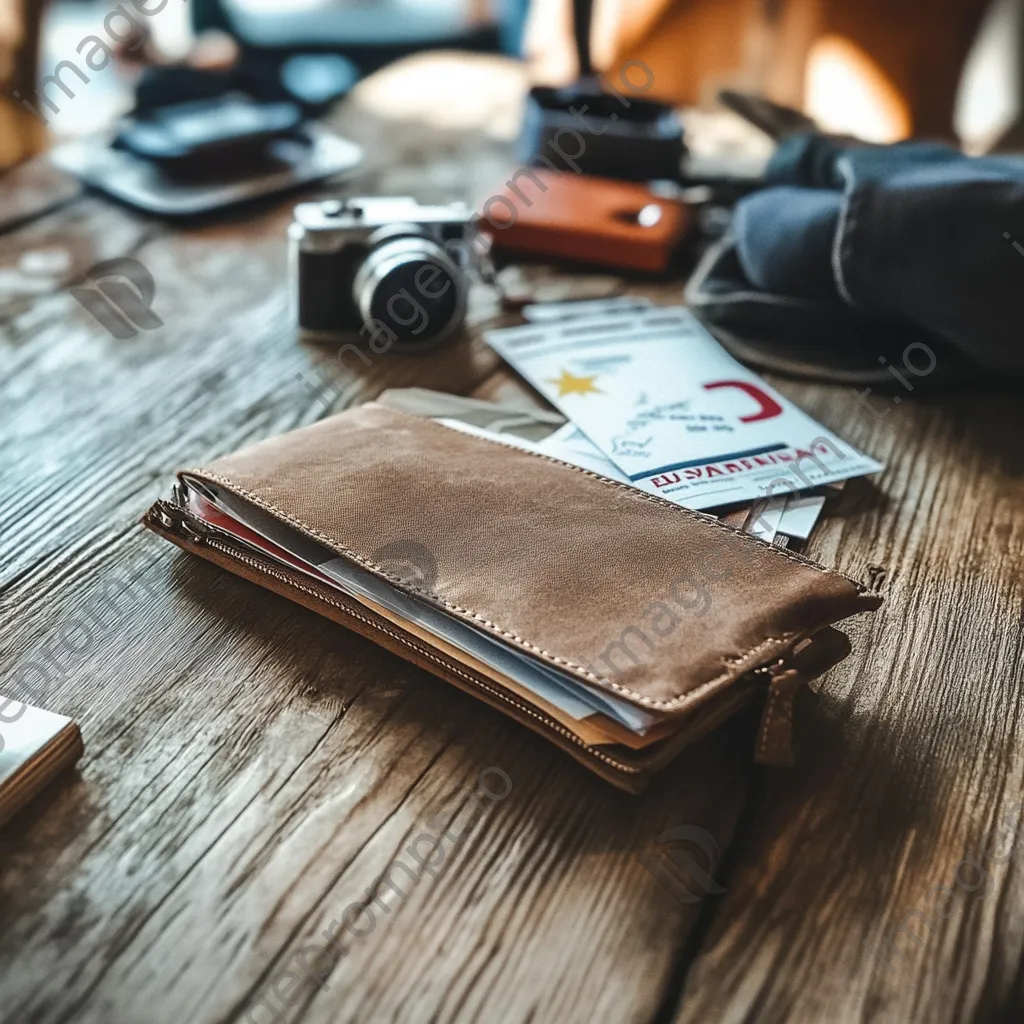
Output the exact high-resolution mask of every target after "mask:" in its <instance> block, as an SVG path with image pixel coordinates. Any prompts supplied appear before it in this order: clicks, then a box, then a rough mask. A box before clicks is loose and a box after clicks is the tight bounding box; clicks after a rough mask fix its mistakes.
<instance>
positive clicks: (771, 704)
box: [757, 690, 779, 760]
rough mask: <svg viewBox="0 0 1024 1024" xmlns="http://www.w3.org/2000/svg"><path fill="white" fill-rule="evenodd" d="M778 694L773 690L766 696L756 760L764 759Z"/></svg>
mask: <svg viewBox="0 0 1024 1024" xmlns="http://www.w3.org/2000/svg"><path fill="white" fill-rule="evenodd" d="M778 699H779V694H778V691H777V690H773V691H772V692H771V693H769V694H768V707H767V708H765V712H764V725H763V726H761V741H760V743H758V745H757V757H758V760H763V759H764V753H765V750H767V748H768V736H769V735H770V733H771V729H772V724H773V720H774V717H775V705H776V703H777V702H778Z"/></svg>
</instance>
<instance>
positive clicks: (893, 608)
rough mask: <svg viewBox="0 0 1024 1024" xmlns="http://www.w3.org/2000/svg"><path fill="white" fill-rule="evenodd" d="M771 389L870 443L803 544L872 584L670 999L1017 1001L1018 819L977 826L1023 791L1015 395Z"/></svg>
mask: <svg viewBox="0 0 1024 1024" xmlns="http://www.w3.org/2000/svg"><path fill="white" fill-rule="evenodd" d="M792 390H793V391H794V394H798V395H799V398H800V399H801V400H802V402H803V404H804V405H805V406H806V407H807V408H808V409H809V410H810V411H812V412H815V413H816V414H817V415H819V416H820V417H821V418H822V419H823V420H825V421H826V422H829V421H831V422H832V423H833V424H834V425H835V426H836V427H839V428H841V429H844V432H845V434H846V436H848V437H850V438H851V440H853V441H854V442H855V443H859V444H861V445H862V446H863V447H865V448H866V449H867V450H869V451H871V452H872V453H874V454H876V455H878V456H879V457H880V458H883V459H885V460H886V461H887V462H888V463H889V468H888V470H887V472H886V473H885V474H884V475H883V476H882V477H881V479H880V480H879V484H878V494H877V495H876V496H873V495H871V493H870V491H869V490H868V489H867V488H864V487H863V486H859V487H855V486H854V485H850V487H849V488H848V489H847V494H846V495H844V502H843V505H844V508H843V515H842V517H841V518H837V519H832V520H831V521H829V522H826V523H825V524H824V526H823V528H822V529H821V531H820V532H819V533H818V534H817V535H816V536H815V538H814V540H813V542H812V545H811V547H812V551H813V553H815V554H817V555H819V556H822V557H824V558H825V559H826V560H831V559H833V558H836V557H838V558H839V560H841V561H842V562H843V563H844V565H846V566H848V567H851V568H852V569H853V571H854V572H862V573H866V572H867V571H869V570H870V568H871V566H872V564H876V565H877V566H879V567H883V568H884V570H885V571H884V583H883V587H884V591H885V594H886V600H887V604H886V606H885V607H884V609H883V610H882V612H880V613H879V614H878V615H876V616H874V617H871V618H870V619H869V620H866V621H864V622H863V623H861V624H860V625H859V626H858V628H857V630H856V640H855V655H854V657H853V658H852V659H851V660H850V661H849V662H847V663H846V664H844V665H841V666H840V667H839V668H838V669H836V670H835V671H833V672H832V673H830V674H829V676H828V677H827V680H826V682H825V684H824V686H823V688H822V693H821V695H820V697H819V699H818V700H816V701H813V702H812V701H806V702H805V707H804V708H802V709H801V710H803V711H805V713H806V715H805V717H804V718H803V720H802V725H801V739H802V747H803V749H802V750H801V754H802V760H801V763H800V766H799V768H798V770H796V771H795V772H793V773H791V774H787V775H782V776H779V777H776V778H773V779H771V780H770V781H768V782H767V783H766V786H765V797H764V801H763V804H761V805H760V806H759V808H758V811H757V814H756V817H755V818H754V820H753V821H752V822H751V824H750V825H749V827H747V828H746V829H745V830H744V831H743V833H742V834H741V835H740V836H739V837H738V841H737V844H736V845H735V846H734V848H733V850H732V851H731V856H732V857H733V869H732V871H731V872H730V874H729V876H728V879H727V884H728V886H729V892H728V895H726V896H725V897H723V899H722V901H721V904H720V905H719V907H718V913H717V914H716V916H715V919H714V924H713V927H712V929H711V932H710V935H709V936H708V937H707V940H706V942H705V944H704V946H703V948H702V950H701V952H700V955H699V957H698V958H697V960H696V963H695V965H694V967H693V970H692V972H691V974H690V976H689V977H688V979H687V984H686V987H685V991H684V994H683V999H682V1002H681V1005H680V1008H679V1011H678V1015H677V1016H676V1018H675V1019H677V1020H678V1021H680V1022H688V1021H694V1022H696V1021H703V1020H717V1021H723V1022H731V1021H747V1020H755V1019H756V1020H758V1021H783V1020H785V1021H791V1022H800V1021H807V1022H811V1021H814V1022H817V1021H821V1020H842V1021H847V1020H877V1021H894V1022H895V1021H929V1022H945V1021H949V1022H961V1021H979V1022H980V1021H997V1020H1019V1019H1020V1018H1021V1016H1022V1014H1024V1001H1022V986H1021V962H1022V956H1024V914H1022V911H1021V907H1022V902H1021V901H1022V893H1024V857H1022V850H1024V837H1018V838H1017V839H1016V842H1011V835H1010V834H1009V833H1007V832H1006V831H1005V828H1004V829H1003V834H1002V835H998V834H997V835H996V836H995V837H993V838H991V839H990V840H989V845H986V838H985V837H986V833H987V832H988V831H989V830H990V829H993V828H996V829H1000V828H1003V826H1001V825H1000V822H1001V821H1002V820H1003V819H1004V818H1005V817H1006V816H1007V815H1008V814H1009V815H1010V819H1011V821H1012V819H1013V808H1014V806H1015V805H1019V802H1020V801H1021V800H1022V799H1024V755H1022V750H1024V735H1022V731H1021V729H1022V724H1021V719H1022V715H1021V708H1022V695H1024V687H1022V684H1024V637H1022V632H1024V631H1022V628H1021V600H1022V587H1021V562H1022V555H1024V484H1022V472H1021V470H1022V465H1024V464H1022V460H1021V456H1020V452H1019V438H1020V421H1019V415H1020V412H1019V409H1020V407H1019V398H1018V397H1017V396H1016V395H1015V394H1012V393H1003V394H998V393H996V394H977V393H976V394H968V395H958V396H953V395H940V396H934V397H931V398H928V399H926V400H924V401H920V402H918V401H914V400H912V399H909V398H907V397H906V396H904V397H903V401H902V402H901V404H899V405H898V406H897V405H894V404H893V403H892V402H891V398H890V399H882V398H876V399H872V401H874V402H875V409H876V411H877V412H878V413H879V414H884V418H881V419H874V418H873V414H872V413H871V412H870V411H867V410H865V409H863V408H862V407H860V406H858V404H857V402H856V400H855V399H853V398H852V397H851V396H850V395H849V394H848V393H847V394H844V393H843V390H842V389H830V390H829V391H827V392H823V391H822V390H821V389H818V388H811V387H807V386H803V387H798V388H793V389H792ZM876 576H877V577H878V578H879V579H883V577H882V575H881V573H878V574H876ZM985 854H990V855H991V856H990V857H988V858H986V856H985ZM969 857H973V858H975V859H976V860H977V861H978V862H979V863H980V864H981V872H983V873H984V876H986V877H985V885H984V888H983V889H979V890H978V891H976V892H972V889H977V886H978V882H979V880H981V878H982V877H983V876H982V874H981V873H979V872H978V871H977V870H976V869H974V868H972V867H971V866H970V865H969V864H963V861H964V858H969ZM961 865H963V866H961ZM958 872H959V874H958ZM937 886H945V887H947V890H948V891H947V893H945V894H942V893H939V892H937V891H934V887H937ZM982 892H986V893H987V895H985V896H984V897H982ZM936 907H937V908H938V909H937V910H936ZM915 911H919V912H920V913H916V914H915ZM923 915H927V916H923ZM943 916H946V917H948V920H943V919H942V918H943ZM902 926H906V930H904V931H900V929H901V927H902ZM889 941H892V942H893V943H894V944H893V945H891V946H890V945H889V944H888V943H889Z"/></svg>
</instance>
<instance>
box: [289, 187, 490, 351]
mask: <svg viewBox="0 0 1024 1024" xmlns="http://www.w3.org/2000/svg"><path fill="white" fill-rule="evenodd" d="M474 234H475V233H474V229H473V226H472V220H471V214H470V211H469V209H468V207H467V206H466V205H465V204H464V203H447V204H445V205H442V206H423V205H421V204H420V203H418V202H417V201H416V200H415V199H413V198H411V197H410V196H368V197H354V198H351V199H344V200H341V199H332V200H325V201H323V202H316V203H300V204H299V205H298V206H296V207H295V212H294V220H293V222H292V224H291V225H290V226H289V228H288V239H289V258H290V264H291V274H292V293H293V306H294V310H295V317H296V320H297V322H298V325H299V327H300V328H301V329H302V331H303V332H304V333H306V334H310V335H313V336H314V337H321V336H322V337H325V338H326V339H336V338H338V337H339V336H341V337H351V336H354V335H358V336H360V337H361V338H363V340H365V341H367V342H369V345H370V347H371V348H372V349H373V350H374V351H375V352H384V351H386V350H387V349H389V348H394V349H396V350H397V351H404V352H413V351H423V350H426V349H429V348H433V347H434V346H435V345H438V344H440V343H441V342H443V341H445V340H446V339H448V338H449V337H451V336H452V335H453V334H454V333H456V332H457V331H458V330H459V329H460V328H461V327H462V325H463V322H464V320H465V316H466V301H467V296H468V292H469V286H470V281H471V275H473V274H475V273H476V272H477V271H478V270H479V254H478V252H477V250H476V248H475V247H474V244H473V242H474Z"/></svg>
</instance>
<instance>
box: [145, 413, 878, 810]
mask: <svg viewBox="0 0 1024 1024" xmlns="http://www.w3.org/2000/svg"><path fill="white" fill-rule="evenodd" d="M144 522H145V524H146V526H148V527H149V528H150V529H152V530H154V531H156V532H157V533H159V534H161V535H162V536H164V537H166V538H167V539H168V540H171V541H173V542H174V543H175V544H177V545H178V546H179V547H182V548H184V549H185V550H187V551H193V552H195V553H196V554H198V555H202V556H203V557H205V558H207V559H209V560H210V561H212V562H215V563H216V564H217V565H220V566H222V567H224V568H225V569H230V570H231V571H232V572H235V573H237V574H238V575H240V576H244V577H245V578H246V579H249V580H252V581H254V582H257V583H259V584H261V585H262V586H265V587H267V588H268V589H270V590H273V591H275V592H276V593H279V594H283V595H284V596H286V597H289V598H291V599H292V600H294V601H297V602H298V603H299V604H302V605H305V606H306V607H307V608H311V609H313V610H314V611H317V612H319V613H320V614H321V615H324V616H326V617H328V618H330V619H333V620H334V621H335V622H338V623H340V624H341V625H344V626H347V627H348V628H350V629H354V630H356V631H357V632H359V633H362V634H364V635H365V636H368V637H370V638H371V639H373V640H375V641H376V642H377V643H379V644H381V645H382V646H383V647H386V648H388V649H389V650H391V651H394V652H395V653H397V654H399V655H401V656H402V657H404V658H407V659H408V660H409V661H412V662H414V663H415V664H417V665H419V666H421V667H422V668H425V669H426V670H427V671H429V672H432V673H433V674H434V675H437V676H440V677H441V678H442V679H446V680H447V681H448V682H450V683H453V684H454V685H456V686H458V687H459V688H460V689H463V690H465V691H467V692H468V693H471V694H473V695H474V696H476V697H478V698H480V699H481V700H483V701H486V702H487V703H488V704H491V705H492V706H494V707H496V708H498V709H500V710H502V711H504V712H505V713H506V714H508V715H510V716H511V717H513V718H515V719H517V720H518V721H519V722H521V723H522V724H523V725H526V726H527V727H529V728H531V729H533V730H534V731H536V732H538V733H541V734H542V735H544V736H546V737H547V738H548V739H550V740H551V741H552V742H554V743H557V744H558V745H559V746H560V747H562V748H563V749H565V750H566V751H568V752H569V753H570V754H572V755H573V757H575V758H576V759H577V760H578V761H580V762H582V763H583V764H585V765H587V766H588V767H589V768H591V769H592V770H594V771H596V772H598V773H599V774H601V775H602V776H604V777H605V778H607V779H608V780H609V781H611V782H613V783H614V784H615V785H617V786H619V787H621V788H623V789H627V790H630V791H633V792H637V791H639V790H640V789H642V788H643V787H644V785H645V784H646V783H647V782H648V781H649V780H650V778H651V776H652V775H653V774H654V773H655V772H656V771H658V769H659V768H661V767H663V766H664V765H665V764H666V763H667V762H668V761H669V760H671V758H672V757H674V756H675V754H677V753H678V751H679V750H680V749H681V748H682V747H683V746H685V745H686V744H687V743H690V742H692V741H693V740H694V739H696V738H697V737H699V736H701V735H703V734H704V733H705V732H707V731H708V730H709V729H711V728H713V727H714V726H715V725H717V724H718V723H719V722H721V721H723V720H724V719H725V718H726V717H728V716H729V715H731V714H733V713H734V712H735V711H737V710H738V709H739V708H741V707H743V706H745V705H747V704H749V703H750V702H753V701H760V702H762V704H763V708H764V710H763V713H762V724H761V730H760V734H759V736H758V740H757V749H756V751H755V754H756V756H757V758H758V760H760V761H763V762H766V763H786V762H787V761H788V760H789V758H790V738H789V730H790V722H791V713H792V711H791V702H792V698H793V694H794V692H795V691H796V690H797V689H798V688H799V686H800V685H801V684H802V683H803V682H806V681H807V680H809V679H813V678H814V677H815V676H817V675H820V674H821V673H822V672H824V671H826V670H827V669H828V668H830V667H831V666H832V665H834V664H836V662H838V661H840V660H841V659H842V658H843V657H845V656H846V654H848V653H849V645H848V643H847V641H846V638H845V637H844V636H843V635H842V634H841V633H839V632H838V631H836V630H835V629H833V628H832V624H833V623H835V622H837V621H838V620H840V619H843V618H846V617H847V616H848V615H853V614H855V613H856V612H859V611H865V610H872V609H875V608H877V607H878V606H879V605H880V603H881V600H880V598H879V597H878V596H877V595H874V594H871V593H868V592H867V591H866V590H865V588H864V587H863V586H861V585H860V584H859V583H857V582H856V581H854V580H852V579H850V578H849V577H847V576H845V575H843V574H842V573H839V572H837V571H835V570H832V569H827V568H824V567H822V566H820V565H817V564H815V563H814V562H811V561H809V560H808V559H805V558H801V557H799V556H798V555H795V554H792V553H791V552H788V551H784V550H781V549H779V548H774V547H772V546H771V545H769V544H766V543H764V542H762V541H760V540H757V539H755V538H753V537H751V536H749V535H748V534H744V533H741V532H739V531H737V530H734V529H732V528H731V527H728V526H725V525H723V524H721V523H719V522H718V521H716V520H715V519H714V518H713V517H711V516H708V515H704V514H702V513H698V512H691V511H688V510H687V509H682V508H680V507H678V506H677V505H673V504H670V503H669V502H667V501H663V500H662V499H660V498H657V497H653V496H650V495H647V494H644V493H642V492H640V491H638V490H636V489H634V488H632V487H629V486H627V485H624V484H620V483H617V482H614V481H611V480H608V479H605V478H604V477H601V476H598V475H596V474H594V473H590V472H587V471H586V470H583V469H580V468H578V467H576V466H570V465H568V464H566V463H563V462H559V461H557V460H555V459H551V458H548V457H546V456H543V455H538V454H535V453H533V452H529V451H523V450H521V449H519V448H513V447H511V446H506V445H504V444H501V443H498V442H495V441H491V440H488V439H486V438H481V437H476V436H472V435H469V434H466V433H463V432H461V431H458V430H454V429H450V428H448V427H446V426H443V425H441V424H438V423H434V422H431V421H429V420H424V419H420V418H419V417H416V416H411V415H408V414H406V413H401V412H397V411H395V410H392V409H385V408H383V407H381V406H378V405H374V404H370V405H364V406H361V407H360V408H357V409H354V410H351V411H349V412H346V413H342V414H341V415H339V416H334V417H331V418H330V419H326V420H322V421H321V422H319V423H316V424H314V425H313V426H310V427H304V428H302V429H300V430H295V431H292V432H291V433H288V434H284V435H283V436H281V437H277V438H273V439H271V440H268V441H263V442H261V443H260V444H256V445H254V446H252V447H250V448H246V449H244V450H242V451H240V452H237V453H235V454H233V455H229V456H227V457H225V458H221V459H218V460H217V461H215V462H213V463H212V464H210V465H208V466H206V467H203V468H200V469H192V470H187V471H183V472H181V473H179V475H178V483H177V484H176V485H175V487H174V492H173V495H172V498H171V499H170V500H168V501H158V502H157V503H156V504H155V505H154V506H153V507H152V508H151V509H150V510H149V511H148V512H147V513H146V516H145V519H144Z"/></svg>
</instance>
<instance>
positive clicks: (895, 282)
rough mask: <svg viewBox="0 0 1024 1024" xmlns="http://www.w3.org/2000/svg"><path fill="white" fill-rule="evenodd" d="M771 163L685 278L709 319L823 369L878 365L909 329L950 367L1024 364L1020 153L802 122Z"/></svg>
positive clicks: (1023, 173)
mask: <svg viewBox="0 0 1024 1024" xmlns="http://www.w3.org/2000/svg"><path fill="white" fill-rule="evenodd" d="M766 177H767V179H768V181H769V182H770V183H771V184H770V185H769V187H768V188H765V189H763V190H762V191H759V192H756V193H754V194H752V195H750V196H748V197H746V198H744V199H743V200H741V201H740V202H739V203H738V204H737V206H736V209H735V212H734V215H733V225H732V234H731V236H730V238H729V239H728V240H727V241H726V242H725V243H724V244H723V245H720V246H718V247H717V248H716V249H715V250H714V251H713V252H712V253H710V254H709V255H708V257H706V259H705V261H704V262H703V263H702V265H701V267H700V268H698V271H697V273H696V274H695V279H694V282H693V283H692V285H691V288H690V289H689V290H688V293H687V297H688V299H689V300H690V301H691V304H692V305H693V306H694V307H695V310H696V311H697V312H698V313H700V314H701V315H702V316H704V318H705V319H706V320H708V322H709V323H710V325H711V326H712V327H713V328H715V329H718V330H721V331H724V332H726V333H727V334H733V335H735V336H736V337H739V338H741V339H742V340H743V342H744V343H745V344H746V346H747V347H748V348H749V349H751V350H752V351H753V350H757V349H758V348H759V347H760V348H761V349H762V350H763V351H762V353H761V354H762V356H763V359H762V364H763V365H768V366H771V365H773V358H772V352H773V349H774V350H775V351H776V352H777V353H778V352H781V348H780V346H782V347H785V346H786V345H789V346H790V348H792V347H793V346H796V349H797V350H798V351H799V353H800V358H799V359H798V360H797V362H800V361H803V362H804V363H805V364H806V365H805V366H804V368H803V370H802V371H801V370H799V369H797V370H796V371H795V372H809V373H811V374H812V375H817V376H826V377H827V376H830V371H831V370H835V369H838V377H839V378H845V379H851V380H855V379H862V380H871V379H873V378H874V377H878V376H880V375H879V372H878V366H879V364H880V363H882V362H883V361H884V360H885V359H886V357H887V356H891V355H892V354H893V353H894V352H899V351H901V350H904V349H905V348H906V346H907V344H912V343H914V342H917V343H925V342H927V343H928V344H930V345H932V346H933V347H934V349H935V351H936V353H937V358H939V360H940V361H942V360H943V359H944V360H945V362H946V369H947V370H952V369H953V368H954V367H968V368H971V369H973V370H974V371H975V372H979V373H984V374H1001V375H1006V374H1013V375H1024V340H1022V339H1024V328H1022V325H1021V323H1020V320H1021V316H1022V314H1024V254H1022V253H1021V252H1020V251H1018V250H1017V249H1016V248H1015V247H1014V245H1013V242H1014V241H1018V240H1019V242H1020V243H1021V244H1024V157H1022V158H1018V157H984V158H970V157H966V156H964V155H962V154H961V153H960V152H958V151H957V150H955V149H952V148H950V147H948V146H943V145H938V144H934V143H901V144H898V145H894V146H858V145H851V144H849V143H837V142H835V141H833V140H831V139H828V138H825V137H823V136H817V135H806V136H799V137H795V138H792V139H788V140H786V141H785V142H783V143H782V144H781V145H780V147H779V149H778V151H777V152H776V154H775V156H774V158H773V160H772V162H771V163H770V165H769V167H768V170H767V174H766ZM717 332H718V331H717V330H716V333H717ZM784 335H786V336H788V337H784ZM843 346H846V350H845V351H840V349H841V348H842V347H843ZM816 351H817V356H815V352H816ZM791 354H792V353H791ZM752 361H755V362H756V361H757V359H756V358H755V359H752ZM785 361H786V357H785V356H782V357H781V362H785ZM816 363H817V364H819V371H820V372H815V370H814V367H815V364H816ZM778 368H787V367H783V366H779V367H778ZM788 368H789V369H794V367H793V366H789V367H788ZM882 373H884V370H883V371H882Z"/></svg>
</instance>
